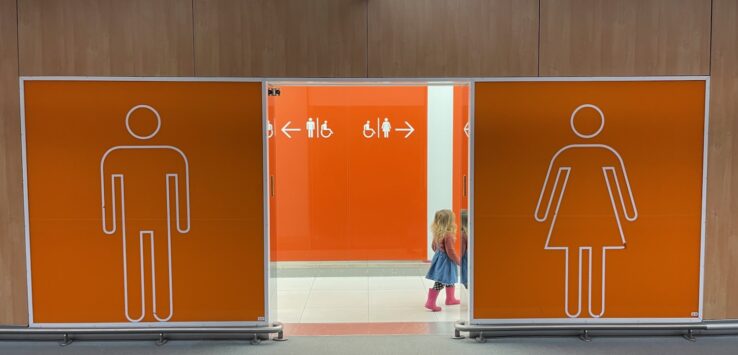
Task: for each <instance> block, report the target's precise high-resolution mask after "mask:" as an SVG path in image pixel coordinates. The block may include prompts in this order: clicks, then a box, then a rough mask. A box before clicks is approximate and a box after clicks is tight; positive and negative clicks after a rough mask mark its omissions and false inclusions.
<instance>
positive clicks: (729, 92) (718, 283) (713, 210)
mask: <svg viewBox="0 0 738 355" xmlns="http://www.w3.org/2000/svg"><path fill="white" fill-rule="evenodd" d="M712 6H713V8H712V55H711V78H710V81H711V85H710V86H711V91H710V135H709V137H710V138H709V139H710V148H709V155H710V156H709V159H708V168H709V171H708V179H707V187H708V194H707V238H706V243H707V247H706V250H705V251H706V253H705V261H706V262H705V303H704V307H705V316H706V317H707V318H709V319H725V318H733V319H735V318H738V1H735V0H714V1H713V4H712Z"/></svg>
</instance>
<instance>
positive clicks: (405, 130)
mask: <svg viewBox="0 0 738 355" xmlns="http://www.w3.org/2000/svg"><path fill="white" fill-rule="evenodd" d="M405 125H406V126H407V128H395V131H399V132H407V134H406V135H405V138H406V139H407V137H410V135H411V134H413V132H415V128H413V126H411V125H410V124H409V123H408V122H407V121H405Z"/></svg>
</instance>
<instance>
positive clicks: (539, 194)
mask: <svg viewBox="0 0 738 355" xmlns="http://www.w3.org/2000/svg"><path fill="white" fill-rule="evenodd" d="M705 90H706V87H705V82H704V81H702V80H695V81H687V80H685V81H613V82H603V81H599V82H598V81H593V82H565V81H561V82H494V83H492V82H490V83H478V84H476V88H475V133H474V134H475V162H474V169H475V170H474V174H475V175H474V181H475V183H474V184H475V195H474V201H475V202H474V207H475V211H474V255H473V260H474V281H473V282H474V302H475V303H474V305H473V307H474V308H473V309H474V314H473V316H474V318H475V319H499V320H504V319H541V318H543V319H557V321H560V320H568V321H576V319H579V321H580V322H584V321H595V319H593V318H599V319H597V320H600V321H602V320H608V319H618V318H630V319H645V320H654V319H666V318H669V319H692V320H698V319H699V317H700V313H699V312H700V310H701V305H700V285H701V272H700V257H701V256H700V255H701V223H702V222H701V221H702V191H703V153H704V151H703V147H704V124H705ZM580 292H581V293H580ZM580 294H581V297H580V296H579V295H580Z"/></svg>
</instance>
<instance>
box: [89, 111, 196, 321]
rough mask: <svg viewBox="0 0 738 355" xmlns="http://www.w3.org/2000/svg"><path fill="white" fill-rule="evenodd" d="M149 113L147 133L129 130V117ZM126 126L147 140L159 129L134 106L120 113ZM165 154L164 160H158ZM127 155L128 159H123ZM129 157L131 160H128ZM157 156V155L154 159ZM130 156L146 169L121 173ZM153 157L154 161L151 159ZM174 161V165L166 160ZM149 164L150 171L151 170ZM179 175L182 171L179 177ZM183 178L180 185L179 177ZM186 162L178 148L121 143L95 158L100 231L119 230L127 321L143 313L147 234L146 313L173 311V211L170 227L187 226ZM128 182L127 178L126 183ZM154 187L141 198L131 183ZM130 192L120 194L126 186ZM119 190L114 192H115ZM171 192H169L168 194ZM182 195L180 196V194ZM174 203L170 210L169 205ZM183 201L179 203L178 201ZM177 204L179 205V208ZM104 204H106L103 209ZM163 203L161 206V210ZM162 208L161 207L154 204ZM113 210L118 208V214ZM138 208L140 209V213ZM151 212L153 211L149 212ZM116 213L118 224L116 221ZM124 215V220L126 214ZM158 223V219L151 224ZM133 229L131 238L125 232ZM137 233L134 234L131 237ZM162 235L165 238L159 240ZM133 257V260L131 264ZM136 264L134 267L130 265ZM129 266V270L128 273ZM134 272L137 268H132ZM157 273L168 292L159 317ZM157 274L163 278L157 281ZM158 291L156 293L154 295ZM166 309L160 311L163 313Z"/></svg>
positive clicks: (183, 230)
mask: <svg viewBox="0 0 738 355" xmlns="http://www.w3.org/2000/svg"><path fill="white" fill-rule="evenodd" d="M139 109H145V110H149V111H151V112H152V113H153V114H154V115H155V117H156V119H157V127H156V129H155V130H154V131H153V132H151V133H150V134H148V135H139V134H136V132H134V131H133V130H132V129H131V126H130V122H129V121H130V118H131V115H132V114H133V113H134V112H135V111H137V110H139ZM126 128H127V130H128V133H130V134H131V136H133V137H134V138H136V139H139V140H148V139H151V138H153V137H154V136H155V135H156V134H157V133H158V132H159V129H160V128H161V117H160V116H159V113H158V112H157V111H156V110H155V109H154V108H153V107H151V106H148V105H138V106H135V107H133V108H131V109H130V110H129V111H128V113H127V114H126ZM162 157H164V158H166V161H167V163H166V164H164V163H162V162H161V160H162V159H161V158H162ZM124 158H128V159H124ZM131 158H134V159H131ZM157 158H158V159H157ZM131 160H134V161H136V162H137V163H140V162H143V164H141V165H143V166H146V167H147V169H141V170H139V171H135V172H132V171H130V170H131V169H130V167H129V169H127V170H129V171H127V172H126V171H125V168H126V166H127V165H129V164H128V162H130V161H131ZM157 160H158V161H157ZM171 161H176V163H175V164H169V162H171ZM152 167H153V169H152ZM180 175H184V176H183V177H182V176H180ZM182 178H184V183H180V180H181V179H182ZM189 180H190V179H189V162H188V160H187V156H185V154H184V152H182V150H180V149H179V148H177V147H174V146H169V145H121V146H115V147H112V148H110V149H108V150H107V151H106V152H105V154H104V155H103V156H102V159H101V160H100V185H101V186H100V187H101V200H102V227H103V232H104V233H105V234H108V235H113V234H116V233H117V232H119V233H120V235H121V239H122V249H123V294H124V308H125V316H126V318H127V319H128V321H130V322H140V321H141V320H143V319H144V317H145V316H146V296H147V294H146V285H145V284H146V282H145V280H146V279H145V269H146V265H145V255H144V254H145V253H144V249H145V244H144V240H145V239H146V238H147V237H148V238H149V244H150V260H149V262H150V264H149V266H148V268H149V269H150V272H151V279H150V283H151V304H152V315H153V317H154V318H155V319H156V320H157V321H159V322H166V321H169V320H170V319H171V318H172V316H173V314H174V297H173V289H172V224H173V223H172V222H173V221H172V212H174V217H175V218H174V224H175V226H176V231H177V232H178V233H180V234H186V233H188V232H189V230H190V181H189ZM126 181H128V182H126ZM151 185H158V186H155V187H161V189H163V190H165V191H162V193H161V195H159V196H156V195H145V197H143V198H141V197H140V195H141V193H140V192H137V187H138V188H140V187H142V186H146V187H149V186H151ZM127 188H128V189H129V190H133V191H131V192H129V194H128V197H126V193H125V191H126V189H127ZM118 191H120V192H118ZM172 194H173V195H174V196H171V195H172ZM182 195H184V196H182ZM172 203H174V205H175V207H174V211H172V210H171V204H172ZM182 204H183V205H182ZM180 205H182V206H180ZM108 206H112V208H110V209H108ZM164 206H165V208H163V207H164ZM157 207H162V208H160V209H159V208H157ZM118 210H119V211H120V212H118ZM142 211H146V212H143V213H142ZM152 211H153V212H152ZM118 213H119V214H120V222H118ZM127 216H128V218H127ZM162 220H164V221H165V222H166V227H163V228H162V226H161V221H162ZM157 222H158V223H157ZM129 230H130V231H131V232H133V233H132V235H131V236H128V235H127V231H129ZM136 234H138V238H136V237H135V235H136ZM165 236H166V238H165ZM162 248H165V250H166V254H167V259H168V260H166V262H159V263H157V262H156V258H155V254H156V250H161V249H162ZM136 261H137V262H138V263H136ZM136 264H138V265H136ZM129 269H133V272H131V273H129ZM136 271H138V272H136ZM157 274H158V275H160V276H159V277H160V278H159V280H160V281H159V282H158V284H159V285H158V286H159V288H161V286H162V284H164V286H165V288H166V290H165V292H164V293H168V306H167V307H164V308H165V309H166V308H168V315H167V316H161V315H160V314H159V313H160V311H161V310H162V307H161V305H159V307H157V303H159V302H158V300H157ZM161 275H163V276H164V278H163V280H164V281H166V282H162V281H161V280H162V278H161ZM137 284H140V297H141V301H140V315H138V316H134V315H131V311H132V310H131V306H130V305H129V303H130V301H131V299H132V298H134V297H137V296H138V295H137V294H136V290H135V286H137ZM160 294H162V293H160ZM164 312H166V310H165V311H164Z"/></svg>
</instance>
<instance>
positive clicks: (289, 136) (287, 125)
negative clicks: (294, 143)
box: [282, 121, 301, 139]
mask: <svg viewBox="0 0 738 355" xmlns="http://www.w3.org/2000/svg"><path fill="white" fill-rule="evenodd" d="M291 123H292V121H287V123H285V124H284V126H283V127H282V133H284V135H285V136H287V138H289V139H292V136H291V135H290V133H289V132H299V131H301V129H299V128H288V127H289V126H290V124H291Z"/></svg>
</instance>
